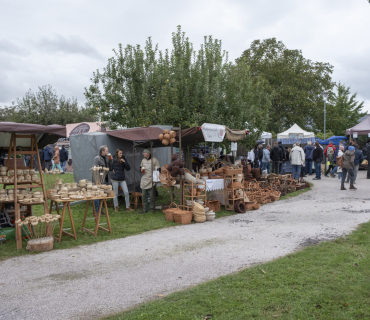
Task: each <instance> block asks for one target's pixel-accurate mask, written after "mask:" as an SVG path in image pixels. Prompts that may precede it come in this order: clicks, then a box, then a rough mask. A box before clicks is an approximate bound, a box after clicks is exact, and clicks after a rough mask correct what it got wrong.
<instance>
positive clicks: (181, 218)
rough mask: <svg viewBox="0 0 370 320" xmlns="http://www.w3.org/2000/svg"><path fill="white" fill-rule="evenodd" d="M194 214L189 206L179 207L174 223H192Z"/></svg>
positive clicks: (174, 214)
mask: <svg viewBox="0 0 370 320" xmlns="http://www.w3.org/2000/svg"><path fill="white" fill-rule="evenodd" d="M192 217H193V212H192V211H191V208H190V207H188V206H183V205H179V206H178V207H177V208H176V209H175V210H174V212H173V218H174V221H175V222H177V223H181V224H189V223H191V219H192Z"/></svg>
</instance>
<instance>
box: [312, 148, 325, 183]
mask: <svg viewBox="0 0 370 320" xmlns="http://www.w3.org/2000/svg"><path fill="white" fill-rule="evenodd" d="M323 158H324V151H323V150H322V148H321V147H320V143H319V142H318V141H316V143H315V150H314V151H313V153H312V160H313V161H314V163H315V173H316V177H315V178H313V180H321V162H322V160H323Z"/></svg>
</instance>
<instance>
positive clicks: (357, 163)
mask: <svg viewBox="0 0 370 320" xmlns="http://www.w3.org/2000/svg"><path fill="white" fill-rule="evenodd" d="M354 147H355V160H354V166H353V173H354V176H353V184H355V183H356V178H357V173H358V169H359V168H360V164H361V163H362V162H363V161H364V155H363V154H362V151H361V150H360V149H359V148H358V144H357V143H356V144H355V145H354ZM348 182H349V175H348V176H347V180H346V183H348Z"/></svg>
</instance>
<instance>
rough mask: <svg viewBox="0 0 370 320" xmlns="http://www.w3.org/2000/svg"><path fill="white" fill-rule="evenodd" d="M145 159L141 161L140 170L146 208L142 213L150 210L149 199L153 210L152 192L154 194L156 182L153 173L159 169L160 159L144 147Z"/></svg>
mask: <svg viewBox="0 0 370 320" xmlns="http://www.w3.org/2000/svg"><path fill="white" fill-rule="evenodd" d="M143 156H144V159H143V160H142V161H141V164H140V171H141V173H142V175H143V176H142V177H141V181H140V188H141V190H142V196H143V202H144V208H143V211H141V213H147V212H148V201H150V202H149V203H150V205H149V207H150V210H153V200H152V193H153V196H154V190H152V189H153V186H154V185H155V183H154V182H153V174H152V171H154V170H155V169H156V168H158V169H159V161H158V160H157V158H154V157H152V155H151V152H150V150H149V149H144V151H143ZM152 163H153V170H152ZM154 201H155V200H154Z"/></svg>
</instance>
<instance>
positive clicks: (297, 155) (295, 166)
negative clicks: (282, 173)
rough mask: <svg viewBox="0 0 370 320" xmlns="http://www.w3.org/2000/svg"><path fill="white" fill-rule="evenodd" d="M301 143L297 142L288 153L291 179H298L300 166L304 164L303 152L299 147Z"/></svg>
mask: <svg viewBox="0 0 370 320" xmlns="http://www.w3.org/2000/svg"><path fill="white" fill-rule="evenodd" d="M300 145H301V143H300V142H299V141H297V142H296V143H295V147H294V148H293V149H292V150H291V151H290V161H291V163H292V172H293V178H294V179H299V176H300V174H301V166H302V164H304V163H305V157H304V151H303V149H302V148H301V147H300ZM297 172H298V173H297Z"/></svg>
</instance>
